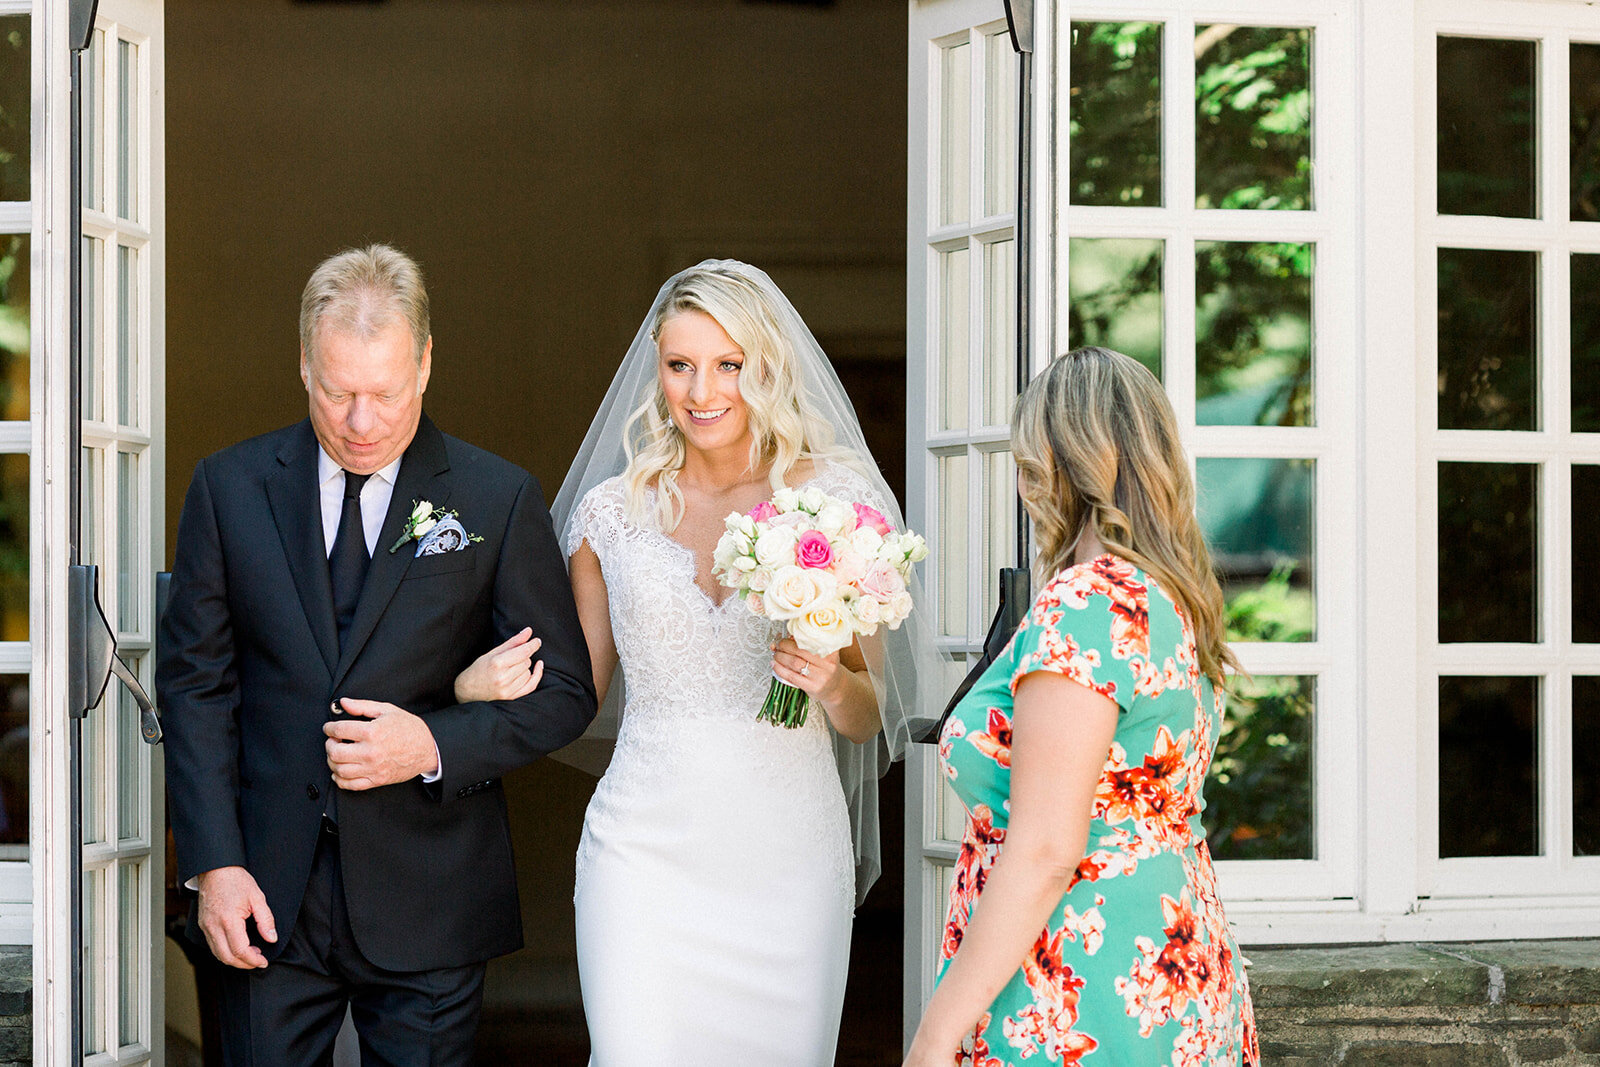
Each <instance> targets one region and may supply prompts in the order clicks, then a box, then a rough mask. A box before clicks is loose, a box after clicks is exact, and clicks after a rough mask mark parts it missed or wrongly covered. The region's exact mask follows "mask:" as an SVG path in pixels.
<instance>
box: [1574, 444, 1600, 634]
mask: <svg viewBox="0 0 1600 1067" xmlns="http://www.w3.org/2000/svg"><path fill="white" fill-rule="evenodd" d="M1596 515H1600V467H1596V466H1592V465H1589V464H1583V463H1574V464H1573V465H1572V639H1573V640H1574V641H1577V642H1579V643H1580V644H1594V643H1596V642H1600V523H1596V522H1595V516H1596Z"/></svg>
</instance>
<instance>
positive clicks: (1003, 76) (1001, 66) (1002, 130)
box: [983, 31, 1019, 215]
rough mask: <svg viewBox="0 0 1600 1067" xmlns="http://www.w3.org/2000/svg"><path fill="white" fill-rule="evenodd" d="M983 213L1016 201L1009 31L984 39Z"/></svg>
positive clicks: (1014, 68)
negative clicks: (985, 51)
mask: <svg viewBox="0 0 1600 1067" xmlns="http://www.w3.org/2000/svg"><path fill="white" fill-rule="evenodd" d="M984 47H985V48H986V49H987V54H986V55H985V56H984V71H985V78H984V80H985V85H984V88H983V102H984V116H983V130H984V137H983V139H984V149H983V179H984V180H983V213H984V214H985V215H1003V214H1005V213H1007V212H1009V211H1011V210H1012V209H1014V208H1015V207H1016V204H1017V64H1018V62H1019V60H1018V58H1017V54H1016V52H1015V51H1014V50H1013V49H1012V47H1011V34H1010V33H1007V32H1005V31H1002V32H1000V33H995V34H990V35H989V36H988V37H987V38H985V40H984Z"/></svg>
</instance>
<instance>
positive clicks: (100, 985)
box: [79, 870, 111, 1055]
mask: <svg viewBox="0 0 1600 1067" xmlns="http://www.w3.org/2000/svg"><path fill="white" fill-rule="evenodd" d="M104 884H105V871H103V870H88V871H84V872H83V945H82V947H81V948H80V949H79V951H80V952H82V953H83V956H82V960H83V1051H84V1053H85V1054H86V1055H88V1054H92V1053H95V1052H104V1051H106V1039H105V1033H104V1030H103V1022H102V1020H104V1018H105V1012H104V1009H103V1008H102V1006H101V1002H102V998H103V997H104V995H105V979H104V977H103V975H102V971H101V961H102V960H106V959H109V958H110V956H111V953H110V952H109V951H107V945H106V943H105V940H106V933H107V931H106V926H107V924H106V922H105V921H104V916H105V910H104V905H103V903H102V901H101V899H100V897H101V888H102V886H104Z"/></svg>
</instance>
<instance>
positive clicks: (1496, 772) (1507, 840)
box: [1439, 677, 1539, 858]
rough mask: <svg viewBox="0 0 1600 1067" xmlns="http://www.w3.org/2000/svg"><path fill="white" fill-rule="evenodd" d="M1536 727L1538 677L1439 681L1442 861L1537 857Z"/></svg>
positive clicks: (1537, 741)
mask: <svg viewBox="0 0 1600 1067" xmlns="http://www.w3.org/2000/svg"><path fill="white" fill-rule="evenodd" d="M1538 724H1539V679H1537V678H1493V677H1454V678H1440V679H1439V855H1440V856H1441V857H1446V858H1448V857H1451V856H1534V855H1538V853H1539V783H1538V772H1537V768H1536V760H1537V758H1538V752H1539V725H1538ZM1485 813H1492V817H1491V818H1485V817H1484V816H1485Z"/></svg>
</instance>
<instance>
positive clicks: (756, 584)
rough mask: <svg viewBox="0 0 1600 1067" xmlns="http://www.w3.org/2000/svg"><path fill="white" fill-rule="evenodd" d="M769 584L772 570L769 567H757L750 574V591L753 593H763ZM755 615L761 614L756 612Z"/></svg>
mask: <svg viewBox="0 0 1600 1067" xmlns="http://www.w3.org/2000/svg"><path fill="white" fill-rule="evenodd" d="M771 584H772V568H771V567H757V568H756V569H755V570H753V571H751V572H750V589H751V590H752V591H753V592H757V593H765V592H766V591H767V586H769V585H771ZM751 610H754V609H751ZM756 614H757V615H760V614H761V612H759V611H757V612H756Z"/></svg>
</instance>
